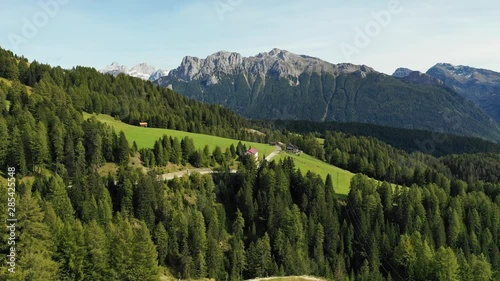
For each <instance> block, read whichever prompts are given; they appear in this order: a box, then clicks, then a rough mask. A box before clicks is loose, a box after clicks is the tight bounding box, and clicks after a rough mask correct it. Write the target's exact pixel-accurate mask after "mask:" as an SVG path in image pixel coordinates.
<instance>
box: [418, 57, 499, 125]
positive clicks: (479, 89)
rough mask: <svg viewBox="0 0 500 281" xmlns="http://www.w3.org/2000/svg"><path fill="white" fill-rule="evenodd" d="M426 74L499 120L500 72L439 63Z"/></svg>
mask: <svg viewBox="0 0 500 281" xmlns="http://www.w3.org/2000/svg"><path fill="white" fill-rule="evenodd" d="M427 74H429V75H431V76H433V77H435V78H437V79H439V80H441V81H443V82H444V83H445V84H446V85H447V86H449V87H451V88H452V89H453V90H454V91H456V92H457V93H459V94H461V95H462V96H464V97H466V98H467V99H469V100H471V101H473V102H475V103H477V104H478V105H479V106H480V107H482V108H483V109H484V110H485V111H486V112H487V113H488V114H489V115H490V116H492V117H493V118H494V119H495V120H496V121H497V122H500V73H498V72H495V71H491V70H486V69H478V68H473V67H469V66H462V65H459V66H455V65H452V64H449V63H439V64H436V65H435V66H433V67H432V68H431V69H429V70H428V71H427Z"/></svg>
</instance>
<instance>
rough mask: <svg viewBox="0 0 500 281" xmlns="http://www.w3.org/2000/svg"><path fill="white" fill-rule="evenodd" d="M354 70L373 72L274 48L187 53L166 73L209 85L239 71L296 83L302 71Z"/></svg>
mask: <svg viewBox="0 0 500 281" xmlns="http://www.w3.org/2000/svg"><path fill="white" fill-rule="evenodd" d="M357 71H358V72H360V73H365V74H366V73H371V72H374V70H373V69H372V68H370V67H367V66H364V65H362V66H358V65H353V64H337V65H335V64H331V63H329V62H325V61H322V60H320V59H317V58H313V57H308V56H304V55H296V54H293V53H290V52H288V51H285V50H280V49H273V50H271V51H270V52H268V53H260V54H258V55H256V56H254V57H242V56H241V55H240V54H238V53H231V52H225V51H221V52H217V53H215V54H213V55H210V56H208V57H207V58H206V59H200V58H196V57H189V56H188V57H185V58H184V59H183V60H182V63H181V65H180V66H179V67H178V68H177V69H175V70H172V71H171V72H170V74H169V76H170V77H171V78H176V79H179V80H182V81H193V80H202V81H206V83H207V84H209V85H213V84H217V83H218V82H219V80H220V78H221V76H224V75H238V74H243V75H245V76H246V77H247V79H250V80H253V79H255V77H257V76H261V77H265V76H274V77H283V78H288V79H290V80H291V81H293V82H294V83H296V81H297V80H298V77H299V76H300V75H301V74H303V73H308V74H311V73H318V74H322V73H330V74H332V75H334V76H338V75H340V74H346V73H354V72H357ZM252 78H253V79H252Z"/></svg>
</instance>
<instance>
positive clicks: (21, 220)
mask: <svg viewBox="0 0 500 281" xmlns="http://www.w3.org/2000/svg"><path fill="white" fill-rule="evenodd" d="M21 200H22V204H19V209H18V210H17V216H18V217H17V219H18V224H17V225H16V226H18V227H19V228H16V231H17V233H18V234H19V240H18V241H17V242H16V249H17V254H18V256H19V260H18V264H17V265H18V266H17V267H16V271H17V270H19V271H18V272H17V273H16V274H18V276H19V279H20V280H56V276H58V274H59V265H58V264H57V262H55V261H54V260H53V259H52V257H53V256H54V253H53V251H52V249H53V248H54V247H53V245H54V241H53V237H52V236H51V233H50V230H49V228H48V226H47V225H46V224H45V223H44V222H43V221H44V213H43V212H42V209H41V208H40V206H39V204H38V202H37V201H38V200H37V199H35V198H34V197H32V195H31V192H30V191H29V190H27V191H26V194H25V195H24V196H23V197H22V198H21ZM16 201H17V200H16Z"/></svg>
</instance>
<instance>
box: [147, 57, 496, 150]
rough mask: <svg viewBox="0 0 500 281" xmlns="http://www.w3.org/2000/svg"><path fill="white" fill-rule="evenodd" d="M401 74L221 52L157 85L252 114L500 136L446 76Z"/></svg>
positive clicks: (188, 62) (187, 63)
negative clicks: (447, 83)
mask: <svg viewBox="0 0 500 281" xmlns="http://www.w3.org/2000/svg"><path fill="white" fill-rule="evenodd" d="M400 72H401V75H400V76H401V78H396V77H392V76H389V75H386V74H383V73H379V72H377V71H376V70H374V69H373V68H371V67H369V66H366V65H353V64H348V63H341V64H332V63H329V62H326V61H323V60H321V59H318V58H314V57H310V56H305V55H297V54H293V53H291V52H288V51H285V50H280V49H273V50H271V51H270V52H264V53H260V54H257V55H256V56H251V57H243V56H241V55H240V54H238V53H234V52H226V51H221V52H217V53H214V54H212V55H210V56H208V57H207V58H205V59H200V58H196V57H191V56H187V57H185V58H184V59H183V60H182V62H181V65H180V66H179V67H178V68H176V69H174V70H172V71H170V73H169V74H168V75H167V76H163V77H161V78H159V79H158V80H156V81H155V83H157V84H158V85H160V86H163V87H169V88H171V89H173V90H175V91H177V92H179V93H181V94H184V95H185V96H187V97H190V98H194V99H196V100H199V101H203V102H206V103H212V104H220V105H223V106H226V107H228V108H230V109H232V110H234V111H236V112H237V113H239V114H241V115H243V116H246V117H248V118H251V119H271V120H272V119H288V120H309V121H318V122H323V121H340V122H359V123H371V124H378V125H383V126H391V127H399V128H408V129H423V130H431V131H439V132H446V133H452V134H458V135H466V136H474V137H482V138H485V139H489V140H495V141H499V140H500V131H499V129H498V124H497V123H496V122H495V121H494V120H493V119H492V118H491V117H490V116H489V115H488V114H486V113H485V112H484V110H483V109H481V108H480V107H479V106H477V105H476V104H474V103H473V102H472V101H470V100H468V99H466V98H464V96H463V95H461V94H460V93H456V91H455V90H454V89H453V88H451V87H449V86H447V85H445V83H444V82H443V81H442V80H441V79H436V77H433V76H432V75H429V74H424V73H420V72H414V71H411V70H409V69H407V70H402V71H400Z"/></svg>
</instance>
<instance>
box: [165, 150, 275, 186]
mask: <svg viewBox="0 0 500 281" xmlns="http://www.w3.org/2000/svg"><path fill="white" fill-rule="evenodd" d="M280 152H281V147H279V146H276V147H275V149H274V151H273V152H271V153H270V154H269V155H268V156H266V161H267V162H270V161H271V160H272V159H273V158H274V157H275V156H276V155H277V154H279V153H280ZM237 172H238V170H231V171H230V173H231V174H236V173H237ZM193 173H198V174H202V175H207V174H213V173H218V171H214V170H212V169H210V168H193V169H186V170H182V171H178V172H173V173H166V174H162V175H159V176H158V178H159V180H164V181H165V180H173V179H174V178H176V177H178V178H180V177H183V176H185V175H188V176H190V175H191V174H193Z"/></svg>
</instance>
